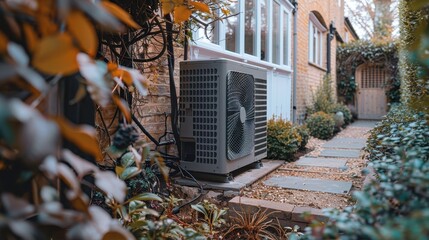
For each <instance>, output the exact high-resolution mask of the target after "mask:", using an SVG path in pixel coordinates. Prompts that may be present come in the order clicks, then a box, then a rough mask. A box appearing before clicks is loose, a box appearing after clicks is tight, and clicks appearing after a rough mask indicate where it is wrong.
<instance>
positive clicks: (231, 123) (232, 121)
mask: <svg viewBox="0 0 429 240" xmlns="http://www.w3.org/2000/svg"><path fill="white" fill-rule="evenodd" d="M239 123H241V122H240V112H236V113H234V114H232V115H229V116H228V121H227V126H226V127H227V134H228V136H230V135H231V134H233V131H234V129H235V127H236V126H237V124H239Z"/></svg>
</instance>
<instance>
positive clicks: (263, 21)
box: [261, 0, 270, 61]
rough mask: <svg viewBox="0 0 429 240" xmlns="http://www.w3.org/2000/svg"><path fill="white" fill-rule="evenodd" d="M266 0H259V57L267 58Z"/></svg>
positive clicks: (267, 27)
mask: <svg viewBox="0 0 429 240" xmlns="http://www.w3.org/2000/svg"><path fill="white" fill-rule="evenodd" d="M269 29H270V28H269V26H268V0H261V59H262V60H265V61H267V60H268V41H269V38H268V34H269Z"/></svg>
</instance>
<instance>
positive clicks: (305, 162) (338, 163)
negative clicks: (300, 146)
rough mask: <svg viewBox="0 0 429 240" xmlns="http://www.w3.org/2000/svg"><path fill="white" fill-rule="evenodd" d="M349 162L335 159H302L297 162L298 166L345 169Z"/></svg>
mask: <svg viewBox="0 0 429 240" xmlns="http://www.w3.org/2000/svg"><path fill="white" fill-rule="evenodd" d="M346 163H347V160H344V159H335V158H315V157H302V158H300V159H299V160H298V161H296V162H295V164H296V165H298V166H307V167H327V168H345V167H346Z"/></svg>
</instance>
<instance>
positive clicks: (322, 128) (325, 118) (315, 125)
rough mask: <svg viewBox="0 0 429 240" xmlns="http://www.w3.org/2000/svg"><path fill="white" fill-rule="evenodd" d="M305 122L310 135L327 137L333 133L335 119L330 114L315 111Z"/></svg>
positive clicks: (321, 137)
mask: <svg viewBox="0 0 429 240" xmlns="http://www.w3.org/2000/svg"><path fill="white" fill-rule="evenodd" d="M305 123H306V126H307V128H308V130H309V131H310V135H311V136H313V137H315V138H320V139H329V138H331V137H332V136H333V135H334V127H335V121H334V118H333V117H332V115H330V114H327V113H324V112H316V113H314V114H312V115H310V117H309V118H308V119H307V121H306V122H305Z"/></svg>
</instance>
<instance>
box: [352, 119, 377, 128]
mask: <svg viewBox="0 0 429 240" xmlns="http://www.w3.org/2000/svg"><path fill="white" fill-rule="evenodd" d="M378 122H379V121H376V120H374V121H373V120H358V121H355V122H353V123H352V124H350V127H364V128H374V127H375V124H377V123H378Z"/></svg>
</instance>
